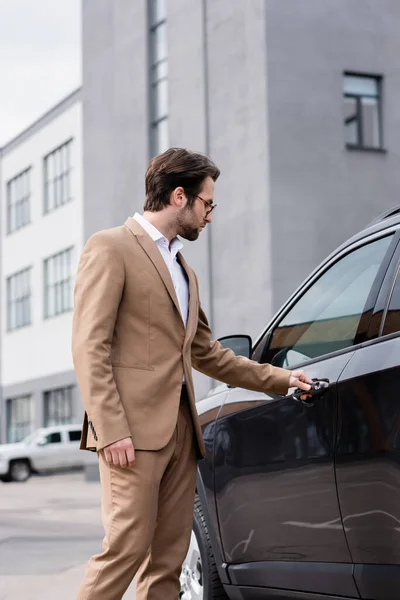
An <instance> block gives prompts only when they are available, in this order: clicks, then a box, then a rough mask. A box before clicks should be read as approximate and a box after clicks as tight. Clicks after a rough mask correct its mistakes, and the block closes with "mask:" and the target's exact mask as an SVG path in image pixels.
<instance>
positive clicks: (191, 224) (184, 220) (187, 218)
mask: <svg viewBox="0 0 400 600" xmlns="http://www.w3.org/2000/svg"><path fill="white" fill-rule="evenodd" d="M176 224H177V231H178V235H179V236H180V237H182V238H183V239H184V240H188V241H189V242H194V241H195V240H197V238H198V237H199V235H200V227H199V226H198V225H197V224H196V222H195V217H194V215H193V213H192V210H191V209H190V208H188V207H186V206H185V208H183V209H182V211H181V212H179V213H178V214H177V216H176Z"/></svg>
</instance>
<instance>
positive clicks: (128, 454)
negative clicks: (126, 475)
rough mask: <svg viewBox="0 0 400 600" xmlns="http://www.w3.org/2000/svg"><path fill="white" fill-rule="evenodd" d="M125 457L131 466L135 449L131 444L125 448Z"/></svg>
mask: <svg viewBox="0 0 400 600" xmlns="http://www.w3.org/2000/svg"><path fill="white" fill-rule="evenodd" d="M126 458H127V459H128V463H129V466H130V467H131V466H132V465H133V464H134V462H135V450H134V448H133V445H132V446H131V447H130V448H128V449H127V451H126Z"/></svg>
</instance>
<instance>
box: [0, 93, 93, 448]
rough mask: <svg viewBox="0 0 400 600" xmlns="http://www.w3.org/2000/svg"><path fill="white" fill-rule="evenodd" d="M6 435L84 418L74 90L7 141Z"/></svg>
mask: <svg viewBox="0 0 400 600" xmlns="http://www.w3.org/2000/svg"><path fill="white" fill-rule="evenodd" d="M0 183H1V185H0V190H1V191H0V195H1V236H0V237H1V302H0V304H1V330H0V331H1V337H0V348H1V387H2V401H1V404H0V411H1V412H0V423H1V431H0V441H1V442H14V441H19V440H20V439H22V438H23V437H25V435H27V434H29V433H30V431H32V430H33V429H35V428H36V427H41V426H45V425H52V424H56V423H63V422H65V423H68V422H71V421H72V422H75V421H76V420H79V421H80V420H81V418H82V405H81V400H80V396H79V393H78V389H77V387H76V379H75V374H74V370H73V364H72V357H71V322H72V308H73V295H72V292H73V283H74V275H75V271H76V266H77V261H78V259H79V255H80V252H81V250H82V245H83V239H84V237H83V195H82V103H81V90H77V91H75V92H74V93H72V94H71V95H70V96H69V97H67V98H65V99H64V100H63V101H62V102H61V103H60V104H58V105H57V106H56V107H54V108H53V109H52V110H51V111H49V112H48V113H46V114H45V115H44V116H43V117H42V118H40V119H39V120H38V121H37V122H36V123H34V124H33V125H32V126H31V127H29V128H28V129H27V130H26V131H24V132H22V133H21V134H20V135H19V136H18V137H16V138H15V139H13V140H12V141H10V142H9V143H8V144H7V145H6V146H4V147H3V148H2V149H1V179H0Z"/></svg>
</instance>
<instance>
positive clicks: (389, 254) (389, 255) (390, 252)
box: [252, 226, 400, 369]
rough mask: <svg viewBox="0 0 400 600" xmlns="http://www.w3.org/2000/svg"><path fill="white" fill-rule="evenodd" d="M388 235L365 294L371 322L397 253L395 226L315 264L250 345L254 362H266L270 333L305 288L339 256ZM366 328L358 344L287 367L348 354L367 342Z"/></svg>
mask: <svg viewBox="0 0 400 600" xmlns="http://www.w3.org/2000/svg"><path fill="white" fill-rule="evenodd" d="M391 234H393V239H392V241H391V243H390V244H389V247H388V249H387V251H386V254H385V255H384V257H383V260H382V263H381V265H380V267H379V269H378V272H377V274H376V277H375V280H374V283H373V285H372V288H371V291H370V293H369V295H368V297H367V300H366V303H365V306H368V305H371V306H372V312H371V316H370V323H371V320H372V316H373V312H374V308H375V306H376V303H377V300H378V297H379V294H380V291H381V289H382V286H383V284H384V281H385V278H386V274H387V272H388V269H389V266H390V264H391V262H392V260H393V257H394V255H395V253H396V249H397V247H398V245H399V240H400V230H399V228H398V226H395V227H388V228H385V229H383V230H380V231H379V232H377V233H375V234H372V235H371V234H370V235H366V236H364V237H362V238H360V239H359V240H357V241H355V242H353V243H351V244H349V245H346V246H345V247H343V246H342V247H340V248H339V249H338V250H337V251H336V252H335V253H334V254H332V255H330V256H329V257H328V258H327V259H326V260H325V261H324V262H323V263H322V264H321V265H320V266H319V267H317V269H315V270H314V271H313V272H312V273H311V275H310V276H309V277H308V279H306V280H305V282H304V283H303V284H302V285H300V287H299V288H298V289H297V290H296V291H295V292H294V293H293V294H292V296H291V297H290V298H289V299H288V301H287V302H286V303H285V304H284V305H283V307H282V308H281V310H280V311H279V312H278V313H277V314H276V315H275V317H274V318H273V320H272V321H271V323H270V325H269V326H268V327H267V329H266V330H264V333H263V334H262V335H261V336H260V337H259V338H258V339H257V341H256V343H255V345H254V348H253V352H252V360H256V361H257V362H260V363H263V362H265V357H266V355H267V353H268V348H269V345H270V343H271V340H272V336H273V334H274V331H275V329H276V328H277V327H278V326H279V324H280V323H281V321H282V320H283V319H284V318H285V317H286V315H287V314H288V313H289V312H290V311H291V310H292V308H293V307H294V306H295V304H296V303H297V302H298V301H299V300H300V299H301V298H302V297H303V296H304V294H306V293H307V292H308V290H309V289H310V288H311V287H312V286H313V285H314V283H316V281H317V280H318V279H320V277H322V276H323V275H324V274H325V273H326V272H327V271H328V270H329V269H330V268H331V267H333V266H334V265H335V264H336V263H337V262H338V261H340V260H341V259H342V258H344V257H345V256H347V255H348V254H350V253H351V252H353V251H355V250H357V249H358V248H361V247H363V246H365V245H367V244H369V243H372V242H375V241H377V240H379V239H381V238H384V237H387V236H389V235H391ZM360 322H361V320H360ZM366 331H367V332H368V333H367V338H366V339H365V340H359V341H357V343H355V344H353V345H352V346H347V347H346V348H342V349H340V350H336V351H334V352H330V353H327V354H323V355H321V356H318V357H314V358H311V359H310V360H307V361H303V362H300V363H296V364H294V365H291V366H290V369H297V368H302V367H303V366H306V365H310V364H313V363H316V362H319V361H321V360H326V359H328V358H331V357H334V356H340V355H342V354H345V353H348V352H353V351H354V350H356V349H357V348H359V347H361V346H364V345H365V344H366V343H369V342H370V339H369V331H370V326H369V327H366ZM358 336H359V327H358V329H357V334H356V340H357V337H358Z"/></svg>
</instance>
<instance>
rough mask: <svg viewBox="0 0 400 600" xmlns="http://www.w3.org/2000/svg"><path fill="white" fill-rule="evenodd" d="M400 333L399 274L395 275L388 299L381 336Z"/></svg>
mask: <svg viewBox="0 0 400 600" xmlns="http://www.w3.org/2000/svg"><path fill="white" fill-rule="evenodd" d="M399 331H400V272H398V273H397V276H396V281H395V284H394V287H393V291H392V294H391V297H390V301H389V306H388V311H387V313H386V317H385V323H384V326H383V332H382V333H383V335H389V334H390V333H398V332H399Z"/></svg>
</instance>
